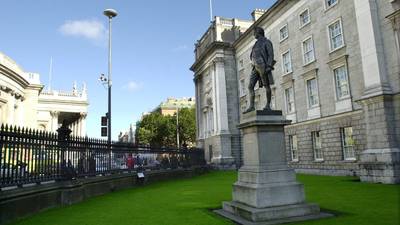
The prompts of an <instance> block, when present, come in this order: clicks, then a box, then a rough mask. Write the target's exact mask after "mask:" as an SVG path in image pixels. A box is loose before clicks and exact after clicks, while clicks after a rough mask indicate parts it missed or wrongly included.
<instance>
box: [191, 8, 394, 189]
mask: <svg viewBox="0 0 400 225" xmlns="http://www.w3.org/2000/svg"><path fill="white" fill-rule="evenodd" d="M255 12H258V15H259V16H256V15H257V14H256V13H253V17H254V22H253V23H252V25H251V26H250V27H249V29H248V30H247V31H246V32H244V33H243V34H241V35H240V36H239V37H238V38H237V39H236V40H235V41H234V42H233V43H231V45H230V46H231V47H232V48H233V49H234V51H233V52H234V61H235V66H236V67H235V68H234V70H235V71H236V76H237V77H236V82H237V88H238V91H237V93H238V96H233V95H229V97H228V99H229V98H235V99H239V104H238V108H239V110H238V115H237V117H238V118H239V119H240V118H241V112H242V111H243V110H244V109H245V108H246V106H247V93H246V92H247V85H248V75H249V74H250V72H251V64H250V57H249V55H250V51H251V47H252V46H253V44H254V42H255V39H254V37H253V35H252V30H253V28H254V27H256V26H260V27H262V28H264V30H265V33H266V36H267V37H268V38H269V39H270V40H271V41H272V43H273V45H274V54H275V60H276V61H277V64H276V65H275V70H274V72H273V75H274V79H275V85H274V86H273V87H272V88H273V91H272V92H273V98H272V100H273V101H272V103H271V104H272V107H273V108H274V109H278V110H282V111H283V114H284V115H285V116H286V118H287V119H289V120H292V124H291V125H288V126H286V127H285V133H286V150H287V156H288V159H289V162H290V165H291V166H292V167H293V168H295V169H296V170H297V171H299V172H304V173H316V174H328V175H358V176H360V178H361V180H362V181H370V182H383V183H398V182H400V150H399V143H400V51H399V39H400V38H399V36H400V34H399V30H400V28H399V26H400V25H399V24H400V1H399V0H385V1H378V0H351V1H344V0H311V1H310V0H308V1H307V0H292V1H289V0H278V1H276V2H275V3H274V4H273V5H272V6H271V7H270V8H269V9H268V10H266V11H264V12H263V11H261V10H257V11H255ZM260 14H262V15H260ZM257 17H259V18H257ZM197 86H198V85H196V87H197ZM199 93H201V92H199ZM257 102H258V103H259V102H265V94H264V91H261V90H256V107H258V109H261V108H262V105H260V104H257ZM231 113H234V112H231ZM232 123H235V124H236V125H237V124H238V123H239V120H235V121H232ZM222 151H223V150H222Z"/></svg>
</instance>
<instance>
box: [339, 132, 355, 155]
mask: <svg viewBox="0 0 400 225" xmlns="http://www.w3.org/2000/svg"><path fill="white" fill-rule="evenodd" d="M341 136H342V149H343V159H344V160H355V159H356V154H355V152H354V139H353V128H352V127H344V128H342V129H341Z"/></svg>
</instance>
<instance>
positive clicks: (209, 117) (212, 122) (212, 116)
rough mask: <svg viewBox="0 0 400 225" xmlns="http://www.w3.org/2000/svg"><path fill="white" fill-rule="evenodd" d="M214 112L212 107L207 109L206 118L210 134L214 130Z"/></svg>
mask: <svg viewBox="0 0 400 225" xmlns="http://www.w3.org/2000/svg"><path fill="white" fill-rule="evenodd" d="M213 114H214V112H213V109H212V108H210V110H208V119H209V122H208V123H209V124H210V125H209V130H208V132H209V133H210V134H211V133H213V132H214V115H213Z"/></svg>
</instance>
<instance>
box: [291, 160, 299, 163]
mask: <svg viewBox="0 0 400 225" xmlns="http://www.w3.org/2000/svg"><path fill="white" fill-rule="evenodd" d="M290 162H291V163H298V162H299V160H298V159H292V161H290Z"/></svg>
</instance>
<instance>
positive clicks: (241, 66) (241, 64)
mask: <svg viewBox="0 0 400 225" xmlns="http://www.w3.org/2000/svg"><path fill="white" fill-rule="evenodd" d="M243 66H244V64H243V59H241V60H240V61H239V68H243Z"/></svg>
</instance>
